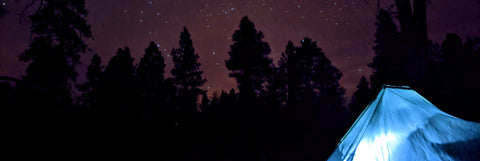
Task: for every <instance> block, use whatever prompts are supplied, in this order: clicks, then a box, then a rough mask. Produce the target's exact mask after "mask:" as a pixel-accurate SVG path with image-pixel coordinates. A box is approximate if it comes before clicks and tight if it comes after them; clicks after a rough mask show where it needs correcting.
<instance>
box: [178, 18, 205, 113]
mask: <svg viewBox="0 0 480 161" xmlns="http://www.w3.org/2000/svg"><path fill="white" fill-rule="evenodd" d="M179 44H180V47H179V48H177V49H173V50H172V56H173V57H172V60H173V63H174V64H175V65H174V67H173V69H172V71H171V73H172V76H173V79H174V81H175V85H176V86H177V88H178V91H177V92H178V94H177V95H178V96H179V99H180V100H181V102H179V103H180V104H179V112H180V117H183V118H180V120H185V119H187V118H184V117H187V116H186V115H190V114H191V113H192V112H196V111H197V98H198V96H199V95H200V94H202V93H203V92H204V91H203V90H202V89H200V88H199V87H200V86H202V85H203V84H204V83H205V82H206V79H204V78H202V74H203V71H201V70H200V63H199V62H198V58H199V57H198V54H197V53H195V49H194V48H193V43H192V39H191V38H190V33H188V30H187V28H186V27H183V31H182V32H181V33H180V41H179Z"/></svg>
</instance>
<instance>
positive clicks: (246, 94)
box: [225, 17, 272, 103]
mask: <svg viewBox="0 0 480 161" xmlns="http://www.w3.org/2000/svg"><path fill="white" fill-rule="evenodd" d="M263 37H264V35H263V33H262V32H261V31H258V32H257V30H256V29H255V25H254V24H253V23H252V22H251V21H250V20H249V19H248V17H243V18H242V20H241V21H240V26H239V29H238V30H237V31H235V33H234V34H233V37H232V38H233V39H232V40H233V41H234V43H233V44H232V45H231V46H230V51H229V52H228V54H229V55H230V59H228V60H226V61H225V64H226V66H227V68H228V69H229V70H230V71H231V73H230V74H229V75H230V77H233V78H235V79H236V81H237V84H238V89H239V91H240V96H239V97H240V102H241V103H256V99H257V97H258V95H259V94H260V93H261V92H262V91H263V90H264V88H263V87H264V83H265V81H266V78H267V77H268V76H267V73H269V71H270V70H271V69H270V65H271V63H272V60H271V59H270V58H268V57H267V56H268V55H269V54H270V47H269V46H268V44H267V43H266V42H263V41H262V39H263Z"/></svg>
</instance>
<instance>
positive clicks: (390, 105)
mask: <svg viewBox="0 0 480 161" xmlns="http://www.w3.org/2000/svg"><path fill="white" fill-rule="evenodd" d="M479 108H480V107H479ZM479 117H480V116H479ZM328 160H329V161H330V160H332V161H337V160H348V161H353V160H361V161H370V160H390V161H398V160H405V161H410V160H480V124H479V123H475V122H470V121H465V120H462V119H459V118H457V117H454V116H452V115H449V114H447V113H445V112H443V111H441V110H440V109H438V108H437V107H435V106H434V105H433V104H432V103H430V102H429V101H428V100H426V99H425V98H423V97H422V96H421V95H420V94H418V93H417V92H415V91H414V90H412V89H410V88H409V87H407V86H389V85H385V86H384V87H383V88H382V90H381V91H380V93H379V94H378V96H377V98H376V99H375V100H374V101H373V102H371V103H370V104H369V105H368V106H367V108H365V110H364V111H363V112H362V114H361V115H360V116H359V117H358V118H357V120H356V121H355V123H354V124H353V125H352V127H350V129H349V130H348V132H347V133H346V134H345V136H344V137H343V138H342V139H341V140H340V143H339V144H338V145H337V148H336V150H335V151H334V152H333V154H332V155H331V156H330V158H329V159H328Z"/></svg>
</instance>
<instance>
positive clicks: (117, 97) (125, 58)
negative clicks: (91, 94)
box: [98, 47, 139, 115]
mask: <svg viewBox="0 0 480 161" xmlns="http://www.w3.org/2000/svg"><path fill="white" fill-rule="evenodd" d="M133 60H134V59H133V58H132V56H131V55H130V49H129V48H128V47H125V49H118V51H117V54H116V55H115V56H113V57H112V58H111V59H110V61H109V62H108V66H107V67H106V68H105V72H104V77H103V79H102V81H101V85H100V89H99V90H100V91H99V94H100V96H99V101H98V103H99V107H100V109H99V110H100V112H102V113H106V114H119V113H120V114H125V113H130V114H132V115H134V114H136V113H137V111H136V108H135V107H136V106H137V104H136V103H137V102H138V99H139V90H138V89H139V88H138V81H136V79H135V75H134V71H135V66H134V65H133Z"/></svg>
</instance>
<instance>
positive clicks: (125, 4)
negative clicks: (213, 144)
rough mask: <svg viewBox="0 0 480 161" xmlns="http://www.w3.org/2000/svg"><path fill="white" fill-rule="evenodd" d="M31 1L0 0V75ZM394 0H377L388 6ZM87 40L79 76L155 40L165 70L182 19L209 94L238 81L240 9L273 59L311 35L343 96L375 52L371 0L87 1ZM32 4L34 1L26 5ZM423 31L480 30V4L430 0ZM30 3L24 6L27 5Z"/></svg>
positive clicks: (12, 63)
mask: <svg viewBox="0 0 480 161" xmlns="http://www.w3.org/2000/svg"><path fill="white" fill-rule="evenodd" d="M28 2H29V0H0V5H3V7H4V8H5V9H6V10H7V15H5V17H4V18H3V19H0V75H7V76H13V77H21V76H23V75H25V69H26V67H27V63H23V62H19V61H18V55H19V54H20V53H21V52H22V51H24V50H25V49H26V48H27V47H28V44H29V43H30V37H29V27H30V24H29V23H28V22H25V21H24V22H21V23H20V22H19V16H18V13H20V12H21V10H22V9H23V8H24V7H25V5H26V4H27V3H28ZM392 4H394V0H381V1H380V6H381V7H383V8H388V6H390V5H392ZM86 5H87V10H88V11H89V14H88V17H87V20H88V23H89V24H90V25H91V27H92V28H91V30H92V33H93V37H94V38H93V39H86V40H85V41H86V42H87V44H88V45H89V48H91V49H92V52H87V53H85V54H83V55H82V59H81V60H82V62H83V64H82V65H79V66H77V71H78V72H79V74H80V75H81V77H79V78H78V82H82V81H84V80H85V78H84V77H83V75H84V74H85V70H86V67H87V65H88V64H89V62H90V58H91V57H92V55H93V54H94V53H98V54H99V55H100V56H101V57H102V59H103V63H104V64H106V63H107V62H108V60H109V59H110V58H111V57H112V56H113V55H114V54H115V53H116V51H117V49H118V48H121V47H124V46H128V47H129V48H130V50H131V52H132V56H133V57H134V58H135V63H138V62H139V60H140V58H141V57H142V55H143V54H144V50H145V48H146V47H147V46H148V43H149V42H150V41H154V42H155V43H157V46H158V47H159V49H160V50H161V51H162V55H163V56H164V57H165V58H166V64H167V69H166V71H167V72H166V76H169V75H170V72H169V71H170V69H171V67H172V61H171V56H170V55H169V54H170V52H171V49H172V48H177V47H178V41H179V37H180V32H181V30H182V28H183V26H186V27H187V28H188V29H189V32H190V34H191V35H192V40H193V43H194V47H195V49H196V52H197V53H198V54H199V56H200V59H199V61H200V63H201V64H202V65H201V69H202V70H203V71H204V77H205V78H206V79H207V81H208V82H207V83H206V84H205V85H204V86H203V88H204V89H206V90H209V93H210V94H211V93H213V92H214V91H220V90H229V89H231V88H236V82H235V80H234V79H232V78H229V76H228V70H227V68H226V67H225V60H227V59H228V51H229V50H230V45H231V44H232V43H233V41H232V40H231V37H232V35H233V33H234V32H235V30H237V29H238V25H239V23H240V19H241V18H242V17H243V16H248V18H249V19H250V20H251V21H252V22H254V23H255V27H256V29H257V30H260V31H262V32H263V33H264V35H265V38H264V39H263V40H264V41H265V42H267V43H269V45H270V47H271V49H272V52H271V54H270V57H271V58H273V60H274V62H275V63H276V62H277V61H278V60H279V57H280V55H281V53H282V51H284V49H285V46H286V44H287V41H289V40H290V41H292V42H294V44H295V45H297V46H298V45H299V44H300V40H301V39H303V38H304V37H310V38H312V39H313V40H314V41H316V42H317V45H318V46H319V47H321V48H322V49H323V51H324V52H325V54H326V56H327V57H328V58H329V59H330V60H331V61H332V63H333V65H335V66H336V67H337V68H339V69H340V71H341V72H342V73H343V77H342V79H341V80H340V83H341V85H342V86H343V87H345V88H346V89H347V94H346V96H347V97H350V95H351V94H352V93H353V91H354V90H355V89H356V88H355V86H356V84H357V82H358V81H359V79H360V77H361V76H367V77H368V76H369V75H370V74H371V70H370V69H369V68H368V67H367V64H368V63H369V62H370V61H371V60H372V58H373V50H372V49H371V48H372V46H373V45H374V43H373V42H374V33H375V26H374V24H375V21H376V19H375V16H376V11H377V1H376V0H86ZM32 8H34V7H32ZM427 10H428V13H427V14H428V15H427V19H428V20H427V21H428V22H427V24H428V36H429V38H430V39H431V40H433V41H434V42H441V41H443V39H444V38H445V34H446V33H452V32H455V33H457V34H459V35H460V36H461V37H462V38H465V37H466V36H475V35H477V36H479V35H480V3H479V2H478V1H477V0H457V1H452V0H431V1H430V4H429V5H428V9H427ZM33 11H34V10H33V9H32V10H30V11H27V12H30V13H31V12H33Z"/></svg>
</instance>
